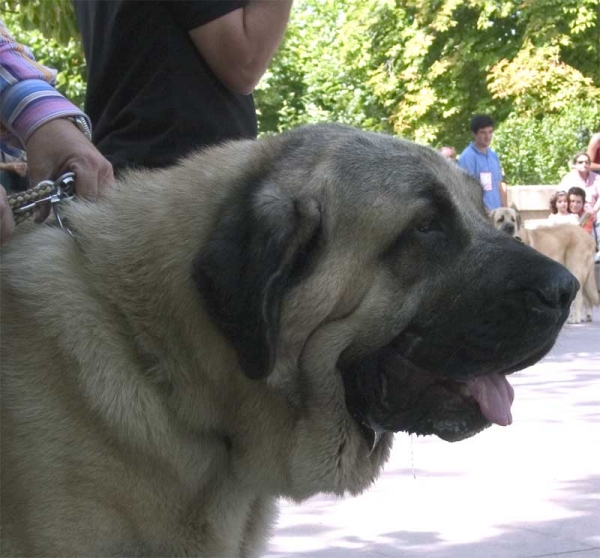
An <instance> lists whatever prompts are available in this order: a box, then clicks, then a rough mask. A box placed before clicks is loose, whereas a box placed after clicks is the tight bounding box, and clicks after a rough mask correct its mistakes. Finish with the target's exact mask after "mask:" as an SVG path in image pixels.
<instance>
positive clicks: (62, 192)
mask: <svg viewBox="0 0 600 558" xmlns="http://www.w3.org/2000/svg"><path fill="white" fill-rule="evenodd" d="M42 188H51V192H50V194H49V195H47V196H46V197H43V198H41V199H39V200H35V201H33V202H31V203H28V204H26V205H22V206H20V207H17V208H15V209H13V213H14V214H15V215H20V214H24V213H28V212H31V211H33V210H34V209H36V208H37V207H38V206H40V205H44V204H48V203H49V204H50V206H51V207H52V212H53V213H54V217H56V222H57V223H58V226H59V227H60V228H61V229H62V230H63V231H65V232H67V233H68V234H70V235H71V236H73V234H72V233H71V231H70V230H69V228H68V227H67V226H66V225H65V223H64V221H63V220H62V218H61V216H60V212H59V211H58V205H59V204H60V202H62V201H64V200H71V199H73V198H74V197H75V173H74V172H65V173H64V174H61V175H60V176H59V177H58V178H57V179H56V180H54V181H52V180H42V181H41V182H39V183H38V184H37V185H36V187H35V189H40V190H41V189H42Z"/></svg>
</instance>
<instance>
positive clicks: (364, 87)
mask: <svg viewBox="0 0 600 558" xmlns="http://www.w3.org/2000/svg"><path fill="white" fill-rule="evenodd" d="M599 12H600V0H577V1H575V0H561V2H556V1H555V0H297V2H296V4H295V9H294V12H293V17H292V21H291V23H290V26H289V28H288V34H287V38H286V42H285V44H284V46H283V48H282V49H280V51H279V53H278V55H277V57H276V59H275V60H274V62H273V64H272V66H271V71H270V73H269V75H268V76H267V77H266V79H264V80H263V82H262V84H261V85H260V86H259V91H258V92H257V99H258V106H259V109H260V111H261V122H260V124H261V131H262V132H270V131H279V130H284V129H286V128H289V127H291V126H294V125H297V124H301V123H304V122H312V121H315V120H335V121H338V122H345V123H348V124H353V125H357V126H360V127H362V128H366V129H371V130H377V131H384V132H390V133H395V134H398V135H402V136H404V137H407V138H410V139H413V140H416V141H418V142H422V143H428V144H431V145H434V146H439V145H442V144H450V145H454V146H456V147H457V148H459V149H462V148H463V147H465V145H466V144H467V143H468V141H469V140H470V133H469V129H468V123H469V120H470V117H471V116H472V115H473V114H474V113H488V114H490V115H492V116H493V117H494V119H495V120H496V130H497V133H496V141H495V147H496V148H497V150H498V151H499V153H500V155H501V157H502V161H503V165H504V170H505V173H506V175H507V177H508V180H509V181H510V182H511V183H513V184H514V183H542V182H546V183H553V182H556V181H557V180H558V179H559V178H560V176H561V175H562V174H564V172H566V170H567V168H566V166H565V161H567V160H568V158H569V157H570V155H571V154H572V153H573V152H574V151H576V150H578V149H581V148H583V147H584V144H583V142H584V141H585V137H586V136H588V135H589V133H590V131H591V130H592V129H593V128H595V127H596V126H597V125H598V123H599V122H600V13H599Z"/></svg>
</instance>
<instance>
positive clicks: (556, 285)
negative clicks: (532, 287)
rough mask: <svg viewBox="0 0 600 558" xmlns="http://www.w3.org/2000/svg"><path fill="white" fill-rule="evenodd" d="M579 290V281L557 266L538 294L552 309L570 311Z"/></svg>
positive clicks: (563, 268) (540, 286) (539, 286)
mask: <svg viewBox="0 0 600 558" xmlns="http://www.w3.org/2000/svg"><path fill="white" fill-rule="evenodd" d="M578 290H579V281H577V279H575V277H574V276H573V274H572V273H571V272H570V271H568V270H567V269H566V268H565V267H563V266H561V265H558V264H557V265H556V266H555V268H554V269H553V273H552V274H551V275H549V276H548V277H547V278H546V280H545V281H544V283H542V284H541V285H538V287H537V289H536V293H537V295H538V297H539V298H540V300H541V301H542V302H543V303H544V304H545V305H547V306H549V307H550V308H556V309H561V308H562V309H568V308H569V307H570V306H571V303H572V302H573V299H574V298H575V295H576V294H577V291H578Z"/></svg>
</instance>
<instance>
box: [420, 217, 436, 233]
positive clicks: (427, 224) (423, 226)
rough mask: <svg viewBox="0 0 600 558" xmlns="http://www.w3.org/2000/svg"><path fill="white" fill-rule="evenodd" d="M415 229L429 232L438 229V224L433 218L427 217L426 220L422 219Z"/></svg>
mask: <svg viewBox="0 0 600 558" xmlns="http://www.w3.org/2000/svg"><path fill="white" fill-rule="evenodd" d="M415 230H416V231H417V232H420V233H430V232H433V231H439V230H440V226H439V224H438V222H437V221H436V220H435V219H428V220H427V221H423V222H421V223H419V224H418V225H417V226H416V227H415Z"/></svg>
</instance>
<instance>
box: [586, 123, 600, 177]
mask: <svg viewBox="0 0 600 558" xmlns="http://www.w3.org/2000/svg"><path fill="white" fill-rule="evenodd" d="M598 150H600V132H599V133H597V134H594V135H593V136H592V137H591V139H590V143H589V144H588V147H587V154H588V156H589V158H590V161H591V162H592V163H591V165H590V170H592V171H594V172H597V173H598V174H600V163H594V160H595V159H596V154H597V153H598Z"/></svg>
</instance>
